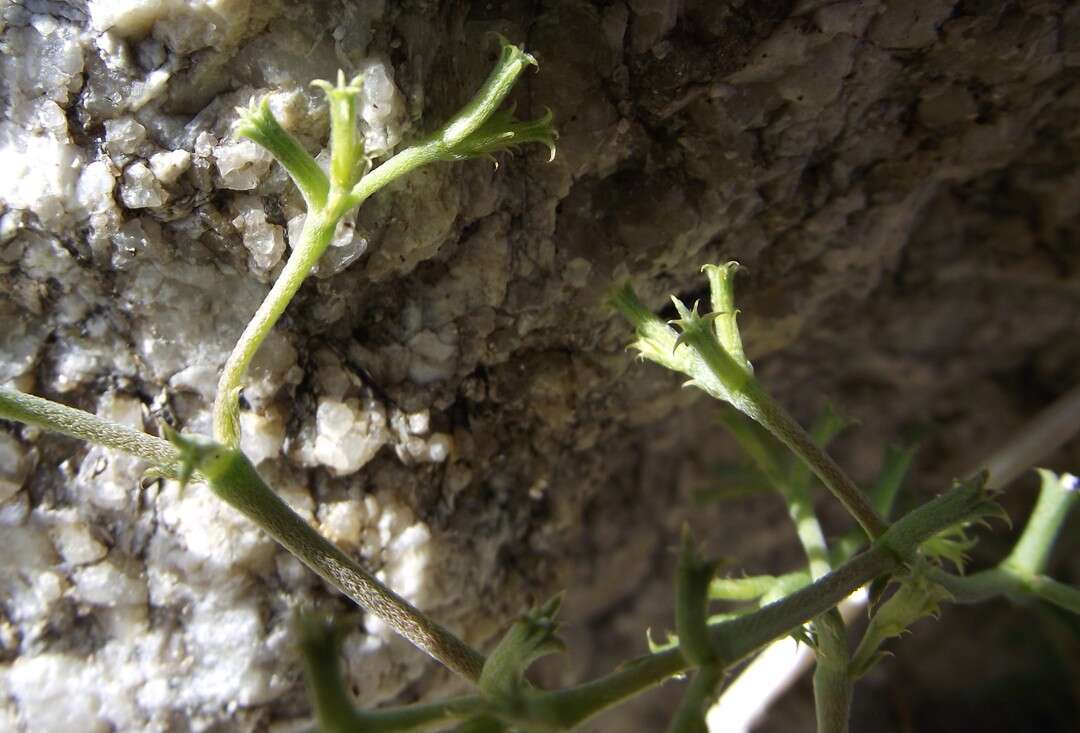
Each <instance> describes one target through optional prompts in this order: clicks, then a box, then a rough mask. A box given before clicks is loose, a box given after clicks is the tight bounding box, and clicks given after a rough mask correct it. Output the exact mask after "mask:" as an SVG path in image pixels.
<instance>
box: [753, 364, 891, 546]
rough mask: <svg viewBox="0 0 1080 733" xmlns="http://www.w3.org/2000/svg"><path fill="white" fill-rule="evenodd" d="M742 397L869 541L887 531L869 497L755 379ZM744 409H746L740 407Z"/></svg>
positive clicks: (883, 521) (758, 420) (759, 419)
mask: <svg viewBox="0 0 1080 733" xmlns="http://www.w3.org/2000/svg"><path fill="white" fill-rule="evenodd" d="M744 394H745V396H746V398H747V401H748V403H749V409H751V410H752V411H753V413H752V414H751V412H747V414H749V415H750V417H752V418H753V419H754V420H756V421H757V422H758V423H760V424H761V425H763V426H764V427H765V428H766V429H767V430H768V431H769V432H771V433H772V434H773V435H775V436H776V438H777V439H778V440H779V441H780V442H781V443H783V444H784V445H786V446H787V447H788V448H789V449H790V450H791V451H792V452H793V453H794V454H795V455H796V456H798V457H799V458H800V459H801V460H803V461H804V462H805V463H806V465H807V466H809V467H810V470H811V471H813V472H814V475H816V476H817V477H818V478H819V479H820V480H821V482H822V483H823V484H825V487H826V488H827V489H828V490H829V491H830V492H832V494H833V495H834V496H835V497H836V498H837V499H839V500H840V503H841V504H843V505H844V508H845V509H847V511H848V513H849V514H851V516H852V517H854V518H855V521H857V522H858V523H859V525H860V526H861V527H862V528H863V531H865V532H866V534H867V536H868V537H870V539H876V538H878V537H880V536H881V535H882V534H884V532H885V530H887V529H888V528H889V525H888V523H887V522H886V521H885V520H884V519H882V518H881V515H880V514H878V512H877V510H876V509H874V505H873V504H871V503H870V500H869V498H868V497H867V496H866V494H864V493H863V492H862V491H861V490H860V489H859V487H858V486H856V485H855V482H853V481H852V480H851V479H850V478H848V475H847V474H846V473H844V471H843V469H841V468H840V466H839V465H837V463H836V461H834V460H833V459H832V457H831V456H829V454H828V453H826V452H825V451H823V450H822V449H821V448H819V447H818V446H817V444H816V443H814V441H813V439H812V438H811V437H810V436H809V435H808V434H807V433H806V431H805V430H804V429H803V427H802V426H801V425H799V423H798V422H797V421H796V420H795V419H794V418H793V417H791V415H789V414H788V412H787V411H786V410H785V409H784V408H783V407H781V406H780V404H779V403H777V402H776V400H774V399H773V398H772V397H771V396H770V395H769V394H768V393H767V392H766V391H765V390H764V389H762V388H761V386H760V385H759V384H758V383H757V381H756V380H751V381H750V382H748V383H747V385H746V387H745V393H744ZM742 409H746V408H742Z"/></svg>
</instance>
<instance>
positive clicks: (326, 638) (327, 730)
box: [300, 618, 364, 733]
mask: <svg viewBox="0 0 1080 733" xmlns="http://www.w3.org/2000/svg"><path fill="white" fill-rule="evenodd" d="M300 626H301V633H300V651H301V652H302V654H303V656H304V672H305V673H306V679H307V686H308V693H309V695H310V696H311V699H312V700H313V701H314V703H315V717H316V719H317V720H318V721H319V731H320V733H351V731H356V730H364V728H361V726H360V716H359V714H358V713H357V712H356V711H355V710H354V709H353V704H352V700H351V699H350V696H349V693H348V691H347V690H346V689H345V680H344V678H343V677H342V674H341V649H340V635H341V630H340V629H336V628H332V627H331V626H330V624H328V623H327V622H326V621H325V620H323V619H315V618H308V619H303V620H302V621H301V624H300Z"/></svg>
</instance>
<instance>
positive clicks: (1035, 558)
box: [1001, 469, 1080, 576]
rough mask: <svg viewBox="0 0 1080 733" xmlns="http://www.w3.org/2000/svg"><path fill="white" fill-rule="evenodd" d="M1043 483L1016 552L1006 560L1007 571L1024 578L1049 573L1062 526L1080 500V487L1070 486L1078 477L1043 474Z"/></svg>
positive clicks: (1043, 471)
mask: <svg viewBox="0 0 1080 733" xmlns="http://www.w3.org/2000/svg"><path fill="white" fill-rule="evenodd" d="M1039 477H1040V479H1041V484H1040V488H1039V498H1038V499H1037V500H1036V502H1035V508H1034V509H1033V510H1032V511H1031V515H1030V516H1029V517H1028V521H1027V524H1026V525H1025V527H1024V531H1023V533H1022V534H1021V535H1020V539H1019V541H1018V542H1017V543H1016V544H1015V545H1014V546H1013V549H1012V552H1011V553H1009V556H1008V557H1007V558H1005V560H1004V561H1002V563H1001V565H1002V567H1003V568H1006V569H1008V570H1011V571H1013V572H1015V573H1017V574H1019V575H1021V576H1036V575H1040V574H1042V572H1043V571H1045V570H1046V563H1047V561H1048V560H1049V559H1050V551H1051V550H1052V549H1053V548H1054V540H1055V539H1057V535H1058V532H1059V531H1060V530H1061V525H1062V524H1063V523H1064V522H1065V518H1066V517H1067V516H1068V514H1069V510H1070V509H1072V507H1073V506H1074V505H1075V504H1076V502H1077V500H1078V499H1080V490H1077V488H1076V486H1075V485H1073V486H1071V487H1069V486H1067V485H1066V483H1067V482H1075V480H1076V479H1075V478H1066V477H1061V478H1059V477H1058V476H1056V475H1055V474H1053V473H1051V472H1049V471H1046V470H1041V469H1040V471H1039Z"/></svg>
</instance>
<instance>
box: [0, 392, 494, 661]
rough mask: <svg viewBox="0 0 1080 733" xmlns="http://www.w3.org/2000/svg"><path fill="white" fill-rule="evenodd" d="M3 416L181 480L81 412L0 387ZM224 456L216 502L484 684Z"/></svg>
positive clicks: (436, 628) (214, 484)
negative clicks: (126, 457) (90, 444)
mask: <svg viewBox="0 0 1080 733" xmlns="http://www.w3.org/2000/svg"><path fill="white" fill-rule="evenodd" d="M0 417H3V418H5V419H11V420H18V421H20V422H25V423H27V424H30V425H37V426H40V427H43V428H45V429H47V430H53V431H56V432H58V433H63V434H64V435H69V436H71V437H73V438H80V439H82V440H87V441H93V442H95V443H98V444H100V445H103V446H106V447H108V448H114V449H116V450H120V451H123V452H125V453H129V454H131V455H134V456H137V457H139V458H143V459H145V460H146V461H148V462H150V463H152V464H154V465H155V466H157V467H158V468H160V469H162V470H163V471H164V472H166V473H168V474H169V475H171V476H178V475H179V474H180V464H181V461H182V455H181V453H180V451H179V450H178V449H177V448H176V447H175V446H173V445H172V444H170V443H168V442H167V441H164V440H161V439H160V438H155V437H153V436H150V435H146V434H145V433H140V432H138V431H135V430H132V429H131V428H128V427H125V426H123V425H119V424H117V423H113V422H109V421H108V420H103V419H102V418H100V417H98V416H96V415H92V414H90V413H88V412H83V411H82V410H76V409H74V408H71V407H65V406H63V405H59V404H57V403H55V402H51V401H49V400H44V399H41V398H39V397H31V396H30V395H25V394H21V393H19V392H13V391H12V390H9V389H0ZM227 453H228V454H229V457H230V458H233V459H234V460H230V461H229V462H228V465H227V466H226V467H225V470H224V471H223V472H222V473H220V474H215V473H214V472H212V471H211V470H210V469H207V470H205V471H203V475H204V476H205V477H206V479H207V480H208V481H209V483H210V488H211V489H213V491H214V493H215V494H217V495H218V497H220V498H221V499H223V500H224V501H225V502H227V503H228V504H230V505H231V506H233V507H234V508H235V509H237V510H239V511H240V512H241V513H242V514H243V515H244V516H246V517H248V518H249V519H251V520H252V521H253V522H255V524H257V525H258V526H259V527H260V528H262V529H263V530H264V531H265V532H266V533H267V534H269V535H270V536H271V537H273V538H274V540H276V541H277V542H278V544H280V545H282V546H283V547H284V548H285V549H287V550H288V551H289V552H291V553H292V554H294V555H296V557H297V558H299V559H300V560H301V561H302V562H303V563H304V564H305V565H307V566H308V567H309V568H311V569H312V570H314V571H315V572H316V573H317V574H318V575H319V576H321V577H322V578H323V579H325V580H326V581H327V582H329V583H330V584H331V585H333V586H334V587H335V588H337V589H339V590H340V591H341V592H343V593H344V594H345V595H347V596H348V597H349V598H351V599H352V600H353V601H355V602H356V603H358V604H359V605H360V606H362V607H363V608H365V609H367V610H368V611H370V612H371V613H373V614H375V615H376V616H378V617H379V618H380V619H381V620H382V621H384V622H385V623H386V624H387V625H388V626H390V628H392V629H394V630H395V631H396V632H398V633H399V634H401V635H402V636H404V637H405V638H406V639H408V640H409V641H411V642H412V643H413V644H414V645H416V646H417V647H418V648H420V649H422V650H423V651H425V652H427V653H428V654H429V655H431V656H432V657H433V658H435V659H436V660H438V661H439V662H442V663H443V664H444V665H445V666H447V667H448V668H450V669H451V670H453V671H455V672H457V673H458V674H460V675H461V676H463V677H465V678H466V679H468V680H470V681H473V682H475V681H476V680H478V679H479V678H480V670H481V669H482V668H483V665H484V658H483V656H482V655H480V654H479V653H478V652H476V651H475V650H473V649H471V648H470V647H468V646H467V645H466V644H465V643H464V642H462V641H461V640H460V639H458V638H457V637H456V636H454V635H453V634H451V633H450V632H449V631H447V630H446V629H444V628H443V627H442V626H440V625H439V624H437V623H435V622H433V621H432V620H431V619H429V618H428V617H427V616H425V615H424V614H423V613H421V612H420V611H419V610H417V609H416V608H415V607H413V606H412V605H411V604H410V603H409V602H408V601H406V600H405V599H403V598H401V597H400V596H398V595H397V594H396V593H394V592H393V591H392V590H390V589H389V588H387V587H386V586H384V585H383V584H382V583H380V582H379V581H378V580H377V579H376V578H375V577H374V576H372V575H371V574H370V573H368V572H367V571H366V570H364V568H362V567H361V566H360V565H359V564H358V563H357V562H355V561H354V560H353V559H352V558H350V557H349V556H348V555H346V554H345V553H344V552H342V551H341V550H339V549H338V548H337V547H336V546H335V545H334V544H333V543H331V542H330V541H329V540H327V539H326V538H325V537H323V536H322V535H321V534H319V533H318V532H316V531H315V530H314V529H312V527H311V526H310V525H309V524H308V523H307V522H305V521H304V520H303V519H302V518H301V517H300V515H298V514H297V513H296V512H294V511H293V510H292V509H291V508H290V507H289V505H288V504H286V503H285V502H284V501H282V500H281V498H280V497H279V496H278V495H277V494H275V493H274V492H273V491H272V490H271V489H270V487H268V486H267V485H266V484H265V483H264V482H263V480H262V478H260V477H259V474H258V473H257V472H256V471H255V468H254V466H252V465H251V462H250V461H249V460H247V458H246V457H245V456H244V455H243V454H242V453H240V452H239V451H236V450H230V451H227ZM197 468H200V469H201V468H204V467H203V466H198V467H197Z"/></svg>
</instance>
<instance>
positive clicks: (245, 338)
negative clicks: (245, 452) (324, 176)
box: [214, 207, 341, 448]
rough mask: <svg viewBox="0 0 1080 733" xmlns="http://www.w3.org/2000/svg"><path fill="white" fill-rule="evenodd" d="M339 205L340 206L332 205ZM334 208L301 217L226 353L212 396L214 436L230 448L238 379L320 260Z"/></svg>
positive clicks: (235, 438)
mask: <svg viewBox="0 0 1080 733" xmlns="http://www.w3.org/2000/svg"><path fill="white" fill-rule="evenodd" d="M335 208H339V207H335ZM335 213H337V212H326V211H322V210H320V211H312V212H309V213H308V215H307V219H305V220H304V229H303V233H302V234H301V237H300V244H299V245H298V246H297V247H295V248H294V249H293V251H292V254H291V255H289V260H288V262H286V263H285V269H283V270H282V271H281V274H280V275H279V276H278V279H277V280H276V281H275V282H274V286H273V287H272V288H270V292H269V293H267V295H266V298H264V299H263V302H262V304H261V305H260V306H259V309H258V310H257V311H255V315H254V316H252V317H251V320H250V321H248V324H247V326H245V327H244V332H243V333H242V334H241V335H240V340H239V341H237V342H236V346H234V347H233V350H232V353H230V354H229V358H228V360H226V362H225V367H224V369H223V370H222V372H221V378H220V380H219V381H218V390H217V396H216V398H215V400H214V438H215V439H216V440H217V441H218V442H219V443H221V444H223V445H226V446H228V447H230V448H236V447H238V446H239V445H240V419H239V404H238V401H239V399H240V389H241V382H242V380H243V378H244V374H245V373H246V372H247V369H248V366H249V365H250V364H251V360H252V359H253V358H254V357H255V353H256V352H257V351H258V350H259V346H260V345H262V342H263V341H265V340H266V337H267V336H268V335H269V333H270V331H271V329H273V327H274V324H275V323H277V321H278V319H279V318H280V317H281V314H282V313H284V312H285V308H286V306H288V304H289V302H290V301H291V300H292V299H293V296H294V295H296V291H297V290H299V289H300V285H301V284H303V282H304V278H306V277H307V276H308V273H309V272H311V268H312V267H314V266H315V263H316V262H318V261H319V257H321V256H322V253H323V252H325V251H326V248H327V246H328V245H329V244H330V241H331V240H332V239H333V237H334V229H335V228H336V227H337V222H338V219H340V218H341V214H340V213H337V215H336V216H335V215H334V214H335Z"/></svg>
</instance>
